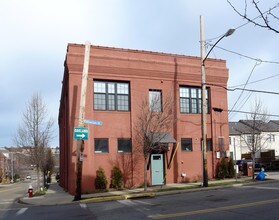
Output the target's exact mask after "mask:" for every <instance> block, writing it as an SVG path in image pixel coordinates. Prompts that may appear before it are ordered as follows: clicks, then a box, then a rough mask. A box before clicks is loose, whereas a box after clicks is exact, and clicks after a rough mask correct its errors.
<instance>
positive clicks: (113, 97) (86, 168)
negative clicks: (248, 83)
mask: <svg viewBox="0 0 279 220" xmlns="http://www.w3.org/2000/svg"><path fill="white" fill-rule="evenodd" d="M84 50H85V46H84V45H78V44H69V45H68V49H67V55H66V60H65V64H64V65H65V72H64V79H63V86H62V93H61V100H60V111H59V129H60V185H61V186H62V187H64V189H65V190H68V191H69V192H70V193H71V194H74V192H75V163H76V154H75V152H76V140H74V139H73V131H74V127H77V125H78V113H79V99H80V89H81V76H82V68H83V62H84ZM200 69H201V68H200V58H199V57H192V56H183V55H174V54H165V53H156V52H149V51H139V50H128V49H118V48H109V47H99V46H91V51H90V66H89V74H88V84H87V97H86V108H85V118H86V119H94V120H98V121H102V122H103V125H102V126H96V125H92V124H87V125H86V126H87V127H88V129H89V134H88V140H86V141H85V142H84V143H85V147H84V156H83V158H84V159H83V176H82V192H83V193H87V192H92V191H93V190H94V189H95V184H94V181H95V177H96V170H97V169H98V168H99V167H102V168H103V169H104V170H105V173H106V176H107V178H108V180H109V182H110V176H111V170H112V168H113V166H118V167H119V168H120V169H121V170H122V172H123V173H124V176H125V185H126V186H135V185H142V184H143V167H144V166H143V156H142V155H137V156H133V155H135V152H134V143H133V139H134V136H135V134H134V131H133V124H134V121H135V118H136V117H137V114H138V111H139V103H140V100H141V99H142V98H143V97H146V98H150V97H152V95H154V94H155V95H159V96H160V98H161V99H162V100H164V98H165V97H166V95H167V94H170V95H171V96H172V97H173V98H174V103H173V112H174V114H175V116H176V123H174V124H173V125H170V126H171V128H170V131H169V133H168V138H169V139H171V140H173V139H175V141H176V144H168V145H169V146H168V148H167V150H166V152H163V153H162V154H158V155H155V156H154V157H151V159H150V166H148V168H149V170H148V183H149V184H151V185H156V184H157V183H156V181H155V180H152V176H153V175H154V176H155V174H154V167H155V165H152V162H156V160H157V159H158V158H159V159H161V160H160V163H159V166H160V167H161V168H162V176H163V179H162V180H160V181H161V182H163V183H178V182H183V181H196V180H200V179H202V151H201V104H200V103H201V89H200V88H201V72H200ZM227 80H228V69H227V68H226V62H225V61H223V60H217V59H207V60H206V82H207V103H208V113H207V137H208V140H207V148H208V150H207V163H208V175H209V178H214V177H215V174H216V167H217V163H218V161H219V160H220V159H219V155H221V156H225V155H226V152H227V150H228V146H229V144H228V136H229V134H228V114H227V91H226V89H224V87H225V88H226V86H227ZM216 108H218V109H219V110H220V109H221V110H222V109H223V110H224V111H214V110H213V109H215V110H216ZM167 142H172V141H167ZM177 144H179V145H178V148H177V152H176V154H172V153H173V149H174V148H175V146H177ZM172 156H173V158H172ZM171 160H172V163H171V162H170V161H171ZM156 166H157V165H156ZM159 178H160V177H159ZM153 181H154V182H153Z"/></svg>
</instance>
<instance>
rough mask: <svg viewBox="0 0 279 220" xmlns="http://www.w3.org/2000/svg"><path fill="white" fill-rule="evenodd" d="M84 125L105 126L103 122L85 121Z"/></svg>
mask: <svg viewBox="0 0 279 220" xmlns="http://www.w3.org/2000/svg"><path fill="white" fill-rule="evenodd" d="M84 123H87V124H93V125H103V122H101V121H97V120H84Z"/></svg>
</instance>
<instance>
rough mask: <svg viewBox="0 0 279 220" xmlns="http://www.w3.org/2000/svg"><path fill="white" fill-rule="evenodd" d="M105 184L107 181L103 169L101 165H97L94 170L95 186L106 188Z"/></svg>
mask: <svg viewBox="0 0 279 220" xmlns="http://www.w3.org/2000/svg"><path fill="white" fill-rule="evenodd" d="M107 184H108V181H107V177H106V174H105V171H104V169H103V168H102V167H99V169H98V170H97V171H96V179H95V187H96V189H102V190H105V189H106V188H107Z"/></svg>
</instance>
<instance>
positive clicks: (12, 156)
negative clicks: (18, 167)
mask: <svg viewBox="0 0 279 220" xmlns="http://www.w3.org/2000/svg"><path fill="white" fill-rule="evenodd" d="M11 153H12V155H11V163H12V164H11V165H12V183H13V182H14V153H13V152H11Z"/></svg>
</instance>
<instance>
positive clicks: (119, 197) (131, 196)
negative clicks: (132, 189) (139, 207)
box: [80, 193, 156, 203]
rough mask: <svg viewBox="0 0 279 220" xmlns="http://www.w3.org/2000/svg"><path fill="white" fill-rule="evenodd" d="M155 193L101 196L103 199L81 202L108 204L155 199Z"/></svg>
mask: <svg viewBox="0 0 279 220" xmlns="http://www.w3.org/2000/svg"><path fill="white" fill-rule="evenodd" d="M155 196H156V194H155V193H136V194H126V195H115V196H101V197H93V198H88V199H82V200H80V202H82V203H87V202H107V201H114V200H126V199H138V198H148V197H155Z"/></svg>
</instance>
